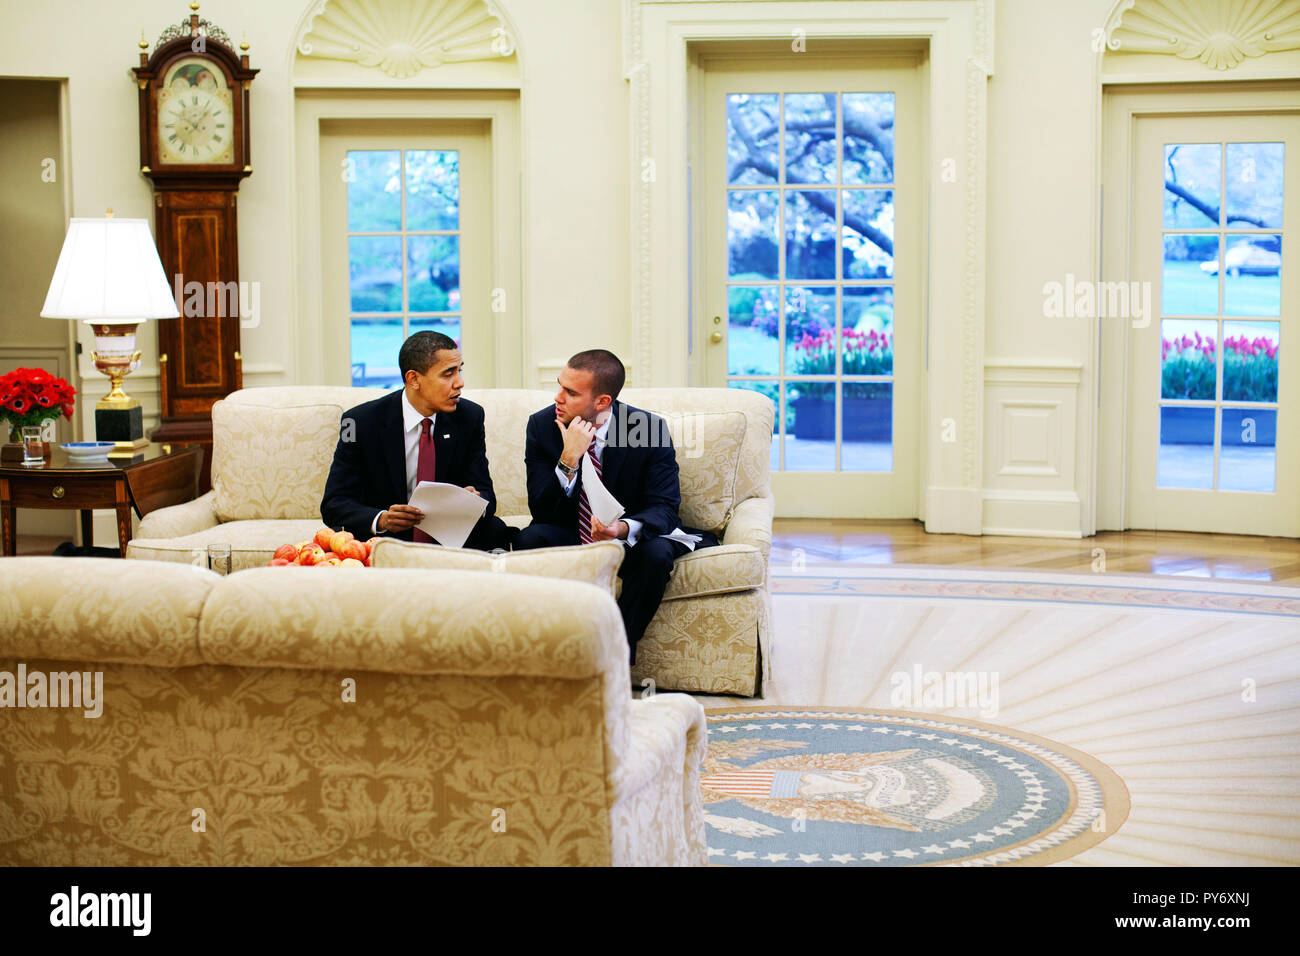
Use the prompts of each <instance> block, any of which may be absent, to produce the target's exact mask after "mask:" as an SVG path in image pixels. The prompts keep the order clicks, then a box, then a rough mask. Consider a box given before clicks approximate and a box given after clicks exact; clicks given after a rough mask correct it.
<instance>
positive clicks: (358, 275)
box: [348, 236, 402, 312]
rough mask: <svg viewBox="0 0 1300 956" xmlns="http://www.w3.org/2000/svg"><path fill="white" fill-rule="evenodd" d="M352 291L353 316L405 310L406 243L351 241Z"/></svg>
mask: <svg viewBox="0 0 1300 956" xmlns="http://www.w3.org/2000/svg"><path fill="white" fill-rule="evenodd" d="M348 288H349V291H350V292H351V295H352V311H353V312H400V311H401V310H402V240H401V238H400V237H398V236H349V237H348Z"/></svg>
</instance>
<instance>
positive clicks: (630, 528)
mask: <svg viewBox="0 0 1300 956" xmlns="http://www.w3.org/2000/svg"><path fill="white" fill-rule="evenodd" d="M613 420H614V415H613V413H612V412H606V413H605V420H604V421H603V422H601V423H600V424H599V425H598V426H596V435H595V437H594V438H593V439H592V441H591V453H592V454H593V455H594V456H595V457H596V461H598V462H600V464H601V465H602V466H603V465H604V464H605V440H606V438H607V436H608V435H609V423H610V422H611V421H613ZM570 424H572V423H570ZM583 454H586V452H584V453H583ZM578 465H579V467H581V465H582V462H581V461H579V462H578ZM555 477H556V478H558V479H559V480H560V487H561V488H563V489H564V494H565V496H566V497H569V498H572V497H573V488H574V486H575V485H577V483H578V476H577V473H576V472H575V473H574V476H573V477H572V478H570V477H569V476H567V475H566V474H565V473H564V472H562V471H560V466H559V465H558V464H557V465H556V466H555ZM622 520H623V521H626V522H627V539H626V543H627V546H628V547H629V548H630V547H632V545H634V544H636V542H637V539H638V538H639V537H640V536H641V526H642V522H640V521H637V520H636V519H635V518H623V519H622Z"/></svg>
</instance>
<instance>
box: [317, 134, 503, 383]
mask: <svg viewBox="0 0 1300 956" xmlns="http://www.w3.org/2000/svg"><path fill="white" fill-rule="evenodd" d="M377 124H378V125H377ZM385 127H387V128H385ZM389 129H391V131H387V130H389ZM431 130H432V131H431ZM489 153H490V147H489V141H488V134H487V132H486V130H485V129H484V126H483V124H482V123H479V122H477V121H434V122H432V123H430V122H424V121H419V122H414V123H413V122H411V121H392V123H388V124H385V123H384V122H383V121H365V122H364V123H360V124H349V125H344V124H342V123H339V124H337V125H335V124H333V123H322V132H321V146H320V155H321V203H322V208H321V228H322V235H321V255H322V259H323V263H322V266H323V275H324V296H323V306H322V307H323V309H324V312H325V316H324V319H325V328H326V329H327V330H329V333H328V334H327V336H326V341H325V342H324V343H322V344H323V352H324V358H325V364H326V374H327V377H328V380H329V381H331V382H336V383H339V384H342V383H343V382H348V383H350V384H352V385H355V386H358V387H380V388H393V387H395V386H398V385H400V383H401V375H400V372H399V370H398V363H397V353H398V350H399V349H400V348H401V345H402V342H403V341H405V339H406V338H407V336H409V335H411V334H412V333H414V332H418V331H421V330H423V329H430V330H433V331H437V332H442V333H444V334H446V335H448V336H450V337H451V338H453V339H455V340H456V341H457V342H459V343H461V347H462V353H463V354H464V356H465V360H466V365H467V377H468V375H469V374H470V370H472V376H473V383H474V385H476V386H478V387H485V386H491V385H492V384H493V382H492V381H491V377H492V370H493V368H494V366H495V363H494V361H493V357H492V355H491V349H492V342H493V336H492V333H491V322H490V321H488V315H489V312H490V309H491V308H492V303H491V302H490V296H491V293H492V285H493V283H492V282H490V281H489V278H488V277H489V275H490V271H491V267H490V263H491V255H492V252H491V235H490V223H491V222H492V215H491V209H490V202H491V198H490V175H491V173H490V169H491V163H490V159H489Z"/></svg>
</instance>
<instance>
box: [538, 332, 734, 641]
mask: <svg viewBox="0 0 1300 956" xmlns="http://www.w3.org/2000/svg"><path fill="white" fill-rule="evenodd" d="M623 378H624V371H623V363H622V362H621V361H619V359H618V357H617V356H616V355H614V354H613V353H612V352H607V351H605V350H604V349H592V350H590V351H586V352H579V353H578V354H577V355H575V356H574V357H573V358H571V359H569V362H568V364H567V365H565V367H564V368H563V369H562V370H561V371H560V375H559V378H558V382H559V385H560V388H559V391H558V392H556V394H555V404H554V405H548V406H547V407H546V408H543V409H542V410H541V411H539V412H536V413H535V414H533V415H532V416H531V417H530V418H529V419H528V433H527V438H526V442H525V446H524V461H525V464H526V465H527V467H528V509H529V511H531V512H532V516H533V521H532V524H530V525H529V526H528V527H527V528H524V529H523V530H522V531H520V532H519V536H518V538H517V539H516V540H515V543H514V548H515V550H516V551H520V550H524V549H526V548H545V547H557V546H560V545H572V544H587V543H590V542H592V541H608V540H611V539H616V540H621V541H623V542H624V543H625V545H626V546H627V550H626V554H625V555H624V558H623V565H622V567H621V568H620V569H619V572H618V573H619V577H621V578H622V579H623V590H622V594H621V596H620V597H619V600H618V606H619V610H620V611H621V612H622V614H623V625H624V628H625V630H626V631H627V639H628V643H629V644H631V650H632V654H631V657H632V662H633V663H635V662H636V644H637V641H639V640H640V639H641V637H642V635H644V634H645V630H646V627H647V626H648V625H649V624H650V620H651V619H652V618H653V617H654V616H655V611H657V610H658V609H659V602H660V601H661V600H662V599H663V596H664V590H665V588H667V586H668V578H669V577H670V576H671V574H672V570H673V562H674V561H675V560H676V559H677V558H678V557H680V556H681V555H683V554H686V553H687V552H688V551H690V550H691V549H692V547H693V545H692V544H688V543H686V542H683V541H680V540H676V539H674V538H672V537H669V536H670V535H672V534H673V533H674V532H675V531H676V532H679V534H680V532H681V531H682V530H683V529H681V519H680V518H679V517H678V514H677V509H678V508H679V507H681V501H682V495H681V488H680V487H679V484H678V476H677V456H676V454H675V453H674V452H673V442H672V438H671V437H670V436H669V434H668V426H667V423H666V422H665V421H664V420H663V419H662V418H660V417H659V416H658V415H654V414H651V413H650V412H646V411H643V410H642V409H639V408H633V407H632V406H631V405H626V404H624V403H623V402H620V401H618V400H617V399H618V393H619V391H620V390H621V389H622V388H623ZM584 457H589V458H590V459H591V461H590V463H589V464H587V465H586V467H585V469H584V466H583V459H584ZM587 474H591V475H594V476H595V477H596V478H598V479H599V480H600V482H601V484H603V485H604V486H605V488H606V489H607V490H608V491H609V493H610V494H612V495H613V496H614V498H616V499H617V500H618V502H619V504H621V505H622V506H623V517H622V518H620V519H618V520H617V521H615V522H614V523H613V524H611V525H604V524H602V523H601V521H600V518H598V517H597V516H596V515H594V514H592V512H591V507H590V505H589V503H588V501H587V496H586V491H585V490H584V488H583V480H584V476H585V475H587ZM687 530H689V529H687ZM693 533H694V534H697V535H700V536H701V537H702V538H703V539H704V540H703V541H701V542H700V544H699V545H694V546H697V547H702V546H706V545H716V544H717V543H718V539H717V538H716V537H714V536H713V535H712V534H709V533H708V532H699V531H696V532H693Z"/></svg>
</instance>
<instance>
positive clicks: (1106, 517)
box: [1084, 80, 1300, 534]
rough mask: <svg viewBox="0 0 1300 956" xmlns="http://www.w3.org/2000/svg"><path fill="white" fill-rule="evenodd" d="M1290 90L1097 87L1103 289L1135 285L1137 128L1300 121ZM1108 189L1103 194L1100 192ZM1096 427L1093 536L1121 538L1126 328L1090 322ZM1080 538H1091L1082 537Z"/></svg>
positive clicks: (1267, 83)
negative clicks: (1219, 119) (1226, 120)
mask: <svg viewBox="0 0 1300 956" xmlns="http://www.w3.org/2000/svg"><path fill="white" fill-rule="evenodd" d="M1296 89H1297V83H1296V82H1295V81H1292V82H1289V83H1287V82H1279V81H1275V80H1259V81H1247V82H1234V83H1224V84H1215V86H1214V87H1213V88H1211V87H1207V86H1205V85H1202V84H1188V83H1177V82H1175V83H1143V84H1124V85H1118V84H1117V85H1104V86H1103V87H1102V96H1101V100H1102V103H1101V110H1100V114H1101V116H1100V120H1101V124H1102V129H1101V135H1100V136H1099V137H1098V143H1099V145H1101V146H1104V149H1099V153H1101V154H1102V158H1101V159H1100V162H1099V164H1098V166H1099V181H1100V183H1101V189H1100V195H1101V198H1102V202H1101V222H1102V223H1103V224H1104V225H1103V229H1102V230H1101V233H1100V235H1099V239H1100V242H1101V263H1100V264H1101V277H1102V278H1103V279H1107V280H1110V281H1129V280H1133V279H1140V277H1136V276H1133V275H1131V269H1132V255H1133V242H1134V237H1133V227H1134V223H1133V217H1132V216H1131V215H1130V214H1129V210H1131V209H1132V208H1133V191H1134V182H1133V174H1134V163H1135V160H1136V157H1135V155H1134V151H1135V149H1136V136H1135V133H1136V125H1137V122H1138V120H1139V119H1142V118H1144V117H1155V116H1178V115H1186V116H1201V115H1205V114H1207V113H1208V114H1233V115H1250V114H1253V113H1261V112H1267V113H1300V105H1297V104H1296V102H1295V95H1296ZM1107 186H1109V187H1110V188H1107ZM1158 309H1159V303H1158V302H1156V301H1154V300H1153V302H1152V315H1151V316H1150V317H1149V318H1150V321H1153V322H1157V321H1159V314H1158ZM1095 328H1096V329H1097V331H1096V336H1097V343H1098V344H1097V351H1096V354H1097V362H1098V367H1097V375H1096V383H1097V416H1096V421H1097V427H1096V436H1095V442H1096V444H1095V447H1096V449H1097V453H1096V476H1095V480H1096V484H1095V487H1096V508H1095V515H1096V522H1095V527H1094V528H1093V532H1095V531H1124V530H1126V529H1127V528H1128V527H1129V523H1128V521H1129V514H1128V490H1129V489H1128V449H1129V443H1130V441H1131V440H1132V435H1131V434H1130V420H1129V416H1128V415H1127V414H1126V410H1127V409H1128V405H1129V388H1128V386H1129V372H1130V354H1129V353H1130V350H1131V343H1132V335H1131V330H1130V328H1129V322H1128V321H1122V322H1105V321H1103V320H1101V319H1098V320H1096V325H1095ZM1084 533H1085V534H1087V533H1091V532H1089V531H1088V529H1086V528H1085V529H1084Z"/></svg>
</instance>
